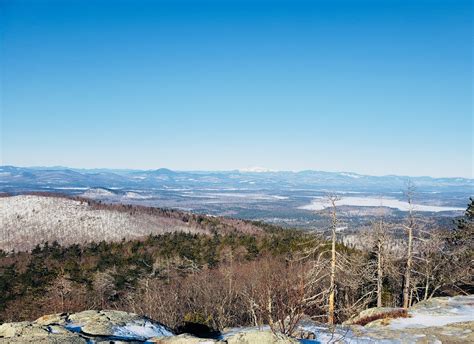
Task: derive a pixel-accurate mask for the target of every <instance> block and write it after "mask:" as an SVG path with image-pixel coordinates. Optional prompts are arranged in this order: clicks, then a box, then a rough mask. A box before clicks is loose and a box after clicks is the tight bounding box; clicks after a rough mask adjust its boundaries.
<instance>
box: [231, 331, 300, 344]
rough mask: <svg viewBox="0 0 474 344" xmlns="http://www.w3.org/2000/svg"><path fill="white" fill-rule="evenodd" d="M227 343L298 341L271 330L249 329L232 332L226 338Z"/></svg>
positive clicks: (251, 343) (290, 342) (246, 343)
mask: <svg viewBox="0 0 474 344" xmlns="http://www.w3.org/2000/svg"><path fill="white" fill-rule="evenodd" d="M227 343H228V344H254V343H259V344H298V343H299V341H298V340H296V339H294V338H290V337H288V336H285V335H283V334H275V333H273V332H272V331H268V330H266V331H259V330H251V331H244V332H239V333H236V334H233V335H231V336H229V337H228V338H227Z"/></svg>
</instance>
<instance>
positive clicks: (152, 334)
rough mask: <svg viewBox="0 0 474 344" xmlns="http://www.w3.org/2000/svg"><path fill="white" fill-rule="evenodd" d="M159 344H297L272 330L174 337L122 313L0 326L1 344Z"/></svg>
mask: <svg viewBox="0 0 474 344" xmlns="http://www.w3.org/2000/svg"><path fill="white" fill-rule="evenodd" d="M110 342H113V343H121V342H127V343H130V342H132V343H145V342H146V343H157V344H158V343H159V344H213V343H222V344H224V343H227V344H250V343H261V344H296V343H298V342H297V341H296V340H295V339H291V338H289V337H286V336H283V335H276V334H274V333H272V332H271V331H269V330H266V331H258V330H249V331H247V330H245V329H243V330H242V332H236V333H233V334H232V335H230V336H229V337H226V338H225V339H223V338H221V339H207V338H198V337H194V336H192V335H190V334H181V335H175V334H174V333H173V331H172V330H171V329H169V328H168V327H166V326H165V325H163V324H160V323H158V322H155V321H152V320H150V319H148V318H146V317H142V316H139V315H137V314H133V313H127V312H121V311H114V310H109V311H96V310H88V311H83V312H79V313H73V314H66V313H63V314H49V315H44V316H42V317H40V318H38V319H37V320H35V321H33V322H18V323H5V324H2V325H0V343H2V344H3V343H17V344H22V343H41V344H47V343H51V344H56V343H58V344H59V343H72V344H84V343H110Z"/></svg>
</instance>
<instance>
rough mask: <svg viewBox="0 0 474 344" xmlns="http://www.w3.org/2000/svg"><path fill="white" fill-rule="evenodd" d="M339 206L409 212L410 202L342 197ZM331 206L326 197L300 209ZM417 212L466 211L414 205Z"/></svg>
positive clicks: (386, 198)
mask: <svg viewBox="0 0 474 344" xmlns="http://www.w3.org/2000/svg"><path fill="white" fill-rule="evenodd" d="M336 205H338V206H344V205H346V206H356V207H388V208H394V209H398V210H401V211H408V210H409V209H410V205H409V204H408V202H405V201H400V200H398V199H395V198H388V197H379V198H377V197H352V196H350V197H342V198H341V199H340V200H339V201H337V202H336ZM329 206H330V204H329V202H328V200H327V199H326V198H325V197H316V198H314V199H313V200H312V201H311V203H310V204H308V205H304V206H302V207H300V209H305V210H323V209H326V208H328V207H329ZM414 210H415V211H422V212H441V211H464V210H465V209H464V208H458V207H445V206H438V205H425V204H414Z"/></svg>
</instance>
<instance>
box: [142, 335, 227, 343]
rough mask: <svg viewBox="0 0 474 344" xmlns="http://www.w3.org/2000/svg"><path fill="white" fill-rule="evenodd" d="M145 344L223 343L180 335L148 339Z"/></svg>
mask: <svg viewBox="0 0 474 344" xmlns="http://www.w3.org/2000/svg"><path fill="white" fill-rule="evenodd" d="M147 343H156V344H214V343H225V342H223V341H220V340H216V339H207V338H199V337H194V336H192V335H190V334H180V335H178V336H173V337H160V338H150V339H148V340H147Z"/></svg>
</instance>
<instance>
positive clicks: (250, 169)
mask: <svg viewBox="0 0 474 344" xmlns="http://www.w3.org/2000/svg"><path fill="white" fill-rule="evenodd" d="M5 166H12V167H19V168H30V169H70V170H84V171H94V170H108V171H156V170H160V169H167V170H171V171H174V172H240V173H279V172H284V173H300V172H306V171H312V172H325V173H326V172H327V173H342V174H344V173H347V174H355V175H361V176H369V177H387V176H397V177H408V178H410V177H413V178H422V177H428V178H451V179H455V178H462V179H471V180H474V178H472V177H462V176H432V175H401V174H394V173H388V174H378V175H377V174H365V173H359V172H357V171H329V170H321V169H313V168H308V169H302V170H291V169H282V170H276V169H268V168H265V167H262V166H247V167H243V168H230V169H191V168H188V169H175V168H170V167H168V166H158V167H152V168H134V167H76V166H63V165H36V166H32V165H11V164H2V165H0V167H5Z"/></svg>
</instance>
